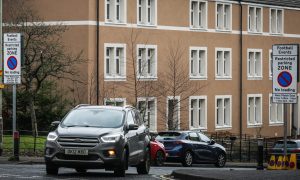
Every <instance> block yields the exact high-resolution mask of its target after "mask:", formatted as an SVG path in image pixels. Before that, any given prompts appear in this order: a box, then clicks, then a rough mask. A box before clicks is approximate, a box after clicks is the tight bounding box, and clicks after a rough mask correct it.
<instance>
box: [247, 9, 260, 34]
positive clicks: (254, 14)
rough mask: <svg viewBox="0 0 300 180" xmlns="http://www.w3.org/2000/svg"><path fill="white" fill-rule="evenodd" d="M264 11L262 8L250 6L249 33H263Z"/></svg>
mask: <svg viewBox="0 0 300 180" xmlns="http://www.w3.org/2000/svg"><path fill="white" fill-rule="evenodd" d="M262 11H263V9H262V8H260V7H253V6H249V9H248V31H249V32H254V33H261V32H262Z"/></svg>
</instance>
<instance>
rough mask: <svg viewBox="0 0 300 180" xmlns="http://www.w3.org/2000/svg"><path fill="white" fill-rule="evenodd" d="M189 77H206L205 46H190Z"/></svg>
mask: <svg viewBox="0 0 300 180" xmlns="http://www.w3.org/2000/svg"><path fill="white" fill-rule="evenodd" d="M190 78H191V79H199V78H200V79H201V78H204V79H205V78H207V48H206V47H191V48H190Z"/></svg>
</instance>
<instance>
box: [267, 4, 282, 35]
mask: <svg viewBox="0 0 300 180" xmlns="http://www.w3.org/2000/svg"><path fill="white" fill-rule="evenodd" d="M272 10H274V11H275V16H276V17H275V21H276V24H275V32H272V25H273V24H272ZM278 11H281V12H282V19H281V20H282V21H281V28H280V30H279V29H278ZM269 13H270V15H269V22H270V23H269V29H270V34H272V35H282V34H283V33H284V10H283V9H278V8H270V12H269Z"/></svg>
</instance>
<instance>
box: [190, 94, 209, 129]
mask: <svg viewBox="0 0 300 180" xmlns="http://www.w3.org/2000/svg"><path fill="white" fill-rule="evenodd" d="M192 100H197V102H198V103H197V104H198V105H199V100H204V106H205V107H204V108H205V109H204V110H203V111H204V120H203V121H204V122H203V123H204V126H203V127H201V126H200V122H199V119H200V118H199V113H198V112H199V106H197V107H196V108H197V115H196V117H198V119H197V120H196V122H195V123H196V124H197V127H194V126H192V124H191V123H192V116H191V110H192V108H191V107H192ZM189 128H190V130H193V129H201V130H207V96H190V97H189Z"/></svg>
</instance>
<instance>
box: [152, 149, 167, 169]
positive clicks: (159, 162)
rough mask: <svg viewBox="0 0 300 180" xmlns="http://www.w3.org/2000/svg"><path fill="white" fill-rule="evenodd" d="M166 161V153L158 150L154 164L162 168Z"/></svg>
mask: <svg viewBox="0 0 300 180" xmlns="http://www.w3.org/2000/svg"><path fill="white" fill-rule="evenodd" d="M164 161H165V155H164V152H163V151H161V150H158V151H157V152H156V156H155V160H154V164H155V165H156V166H162V165H164Z"/></svg>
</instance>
